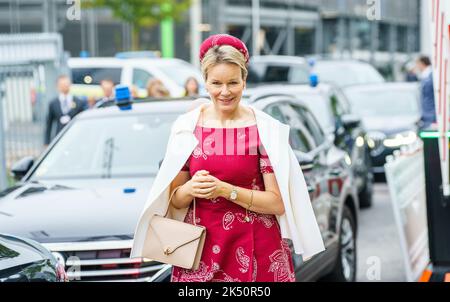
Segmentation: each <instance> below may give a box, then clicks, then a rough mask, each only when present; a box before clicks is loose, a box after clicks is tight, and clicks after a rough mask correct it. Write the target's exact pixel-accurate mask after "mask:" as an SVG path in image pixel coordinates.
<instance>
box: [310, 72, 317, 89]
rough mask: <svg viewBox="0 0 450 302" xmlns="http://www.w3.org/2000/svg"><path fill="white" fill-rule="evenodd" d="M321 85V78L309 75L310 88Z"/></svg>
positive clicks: (314, 74) (312, 74)
mask: <svg viewBox="0 0 450 302" xmlns="http://www.w3.org/2000/svg"><path fill="white" fill-rule="evenodd" d="M317 85H319V76H318V75H317V74H316V73H311V74H310V75H309V86H311V87H317Z"/></svg>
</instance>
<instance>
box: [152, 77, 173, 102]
mask: <svg viewBox="0 0 450 302" xmlns="http://www.w3.org/2000/svg"><path fill="white" fill-rule="evenodd" d="M147 96H148V97H153V98H166V97H169V96H170V93H169V90H167V88H166V87H165V86H164V84H163V82H161V80H159V79H150V80H149V81H148V83H147Z"/></svg>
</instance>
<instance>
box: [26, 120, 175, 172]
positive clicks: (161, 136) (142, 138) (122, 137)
mask: <svg viewBox="0 0 450 302" xmlns="http://www.w3.org/2000/svg"><path fill="white" fill-rule="evenodd" d="M176 118H177V115H176V114H157V113H152V114H142V115H128V116H114V117H102V118H96V119H85V120H78V121H76V122H75V123H74V124H73V125H71V126H70V128H69V129H68V130H67V131H66V132H65V133H64V134H63V136H62V137H61V139H59V141H58V142H57V143H56V145H55V146H54V147H53V148H52V150H51V151H50V152H49V154H48V155H47V156H46V157H45V158H44V160H43V161H42V162H41V163H40V165H39V167H38V168H37V170H36V171H35V172H34V173H33V176H32V180H41V179H68V178H120V177H146V176H152V175H154V174H156V173H157V171H158V169H159V162H160V161H161V160H162V159H163V157H164V154H165V150H166V145H167V142H168V137H169V134H170V127H171V125H172V123H173V122H174V121H175V119H176Z"/></svg>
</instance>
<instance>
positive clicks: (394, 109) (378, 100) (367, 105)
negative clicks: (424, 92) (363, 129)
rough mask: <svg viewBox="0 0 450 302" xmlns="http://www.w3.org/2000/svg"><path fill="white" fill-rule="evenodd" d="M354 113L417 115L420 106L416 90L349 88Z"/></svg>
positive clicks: (348, 93) (348, 94)
mask: <svg viewBox="0 0 450 302" xmlns="http://www.w3.org/2000/svg"><path fill="white" fill-rule="evenodd" d="M346 93H347V96H348V99H349V100H350V103H351V104H352V110H353V112H354V113H356V114H359V115H361V116H365V117H367V116H393V117H394V116H400V115H417V114H419V106H418V99H417V97H418V96H417V92H416V91H415V90H407V89H403V90H394V89H385V90H378V91H374V90H367V91H364V90H359V89H347V90H346Z"/></svg>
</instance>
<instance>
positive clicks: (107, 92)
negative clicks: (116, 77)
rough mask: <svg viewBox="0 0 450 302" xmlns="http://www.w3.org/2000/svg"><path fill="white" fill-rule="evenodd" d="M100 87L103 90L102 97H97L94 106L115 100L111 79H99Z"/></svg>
mask: <svg viewBox="0 0 450 302" xmlns="http://www.w3.org/2000/svg"><path fill="white" fill-rule="evenodd" d="M100 87H101V88H102V90H103V97H101V98H99V99H98V100H97V102H96V107H99V106H101V105H102V104H104V103H107V102H111V101H114V100H115V96H114V82H113V80H111V79H103V80H101V81H100Z"/></svg>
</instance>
